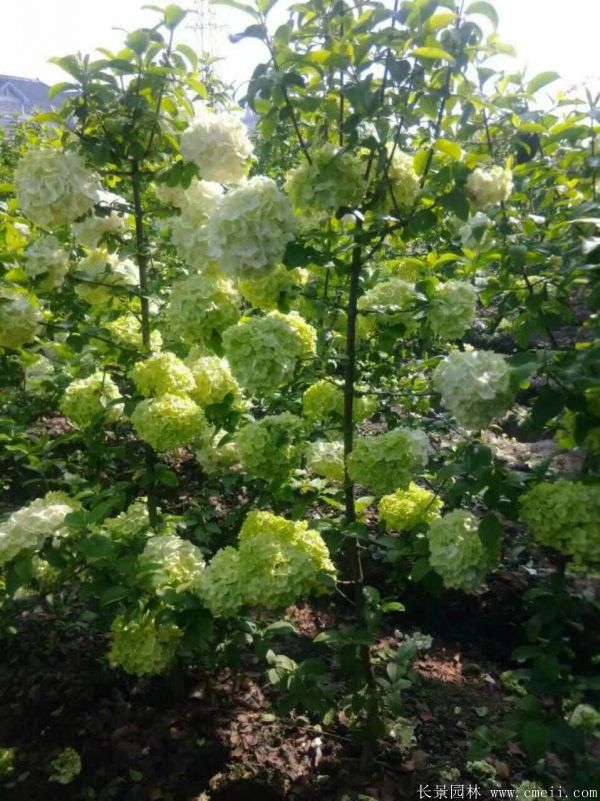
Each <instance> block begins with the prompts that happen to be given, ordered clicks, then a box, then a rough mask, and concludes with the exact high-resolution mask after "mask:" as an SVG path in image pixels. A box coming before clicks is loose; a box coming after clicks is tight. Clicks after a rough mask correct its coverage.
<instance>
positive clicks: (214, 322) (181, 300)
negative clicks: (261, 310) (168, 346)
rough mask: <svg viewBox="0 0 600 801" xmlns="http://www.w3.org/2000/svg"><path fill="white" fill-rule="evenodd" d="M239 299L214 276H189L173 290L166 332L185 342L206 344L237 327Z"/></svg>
mask: <svg viewBox="0 0 600 801" xmlns="http://www.w3.org/2000/svg"><path fill="white" fill-rule="evenodd" d="M239 305H240V297H239V294H238V292H237V291H236V289H235V288H234V286H233V284H232V283H231V282H230V281H229V280H228V279H227V278H225V277H224V276H221V275H218V274H215V273H212V272H210V273H203V274H202V275H190V276H188V277H187V278H184V279H183V280H181V281H178V282H177V283H176V284H175V286H174V287H173V292H172V293H171V297H170V299H169V305H168V308H167V312H166V322H167V326H168V330H169V331H170V332H172V333H173V334H174V335H175V336H179V337H181V338H182V339H184V340H185V341H186V342H198V341H201V342H202V341H209V340H210V339H211V338H212V337H214V336H217V335H220V334H222V333H223V331H225V329H227V328H229V326H231V325H233V324H234V323H236V322H237V321H238V319H239V316H240V311H239Z"/></svg>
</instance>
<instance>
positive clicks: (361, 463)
mask: <svg viewBox="0 0 600 801" xmlns="http://www.w3.org/2000/svg"><path fill="white" fill-rule="evenodd" d="M428 457H429V442H428V440H427V435H426V434H425V433H424V432H423V431H418V430H416V429H410V428H396V429H394V430H393V431H388V432H387V433H386V434H378V435H376V436H366V437H365V436H363V437H357V438H356V440H355V442H354V448H353V449H352V452H351V454H350V456H349V457H348V474H349V475H350V478H351V479H352V480H353V481H356V482H357V483H358V484H363V485H364V486H365V487H368V488H369V489H370V490H372V491H373V492H374V493H375V494H376V495H384V494H385V493H389V492H393V491H394V490H395V489H397V488H398V487H407V486H408V484H409V483H410V480H411V479H412V478H413V477H414V476H415V475H416V474H417V473H419V472H421V470H423V468H424V467H425V465H426V464H427V459H428Z"/></svg>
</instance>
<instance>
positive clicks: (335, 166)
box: [285, 143, 365, 213]
mask: <svg viewBox="0 0 600 801" xmlns="http://www.w3.org/2000/svg"><path fill="white" fill-rule="evenodd" d="M364 172H365V167H364V165H363V163H362V161H361V160H360V159H359V158H358V157H357V156H355V155H354V154H352V153H348V152H347V151H344V150H342V149H340V148H337V147H336V146H335V145H333V144H331V143H328V144H325V145H323V146H322V147H319V148H316V149H313V150H312V151H311V163H310V164H309V163H308V161H303V162H302V164H300V165H299V166H298V167H295V168H294V169H293V170H291V171H290V173H289V175H288V177H287V180H286V182H285V191H286V192H287V194H288V195H289V197H290V200H291V201H292V204H293V206H294V208H295V209H296V210H297V211H300V212H305V213H306V212H308V213H314V211H315V209H316V210H318V211H328V212H332V211H335V210H336V209H338V208H339V207H340V206H355V205H356V204H357V203H359V202H360V200H361V198H362V195H363V192H364V189H365V180H364Z"/></svg>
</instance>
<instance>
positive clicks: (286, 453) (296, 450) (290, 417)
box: [236, 412, 303, 481]
mask: <svg viewBox="0 0 600 801" xmlns="http://www.w3.org/2000/svg"><path fill="white" fill-rule="evenodd" d="M302 433H303V429H302V420H301V419H300V418H299V417H296V415H294V414H291V413H290V412H282V413H281V414H275V415H269V416H267V417H263V418H262V419H261V420H257V421H256V422H254V423H249V424H248V425H245V426H244V427H243V428H241V429H240V431H239V432H238V435H237V438H236V444H237V450H238V453H239V457H240V460H241V462H242V465H243V467H244V469H245V470H246V471H247V472H248V473H250V474H251V475H253V476H256V477H257V478H264V479H265V480H266V481H284V480H285V479H286V478H288V477H289V476H290V475H291V473H292V472H293V470H295V469H296V468H297V467H299V466H300V460H301V456H302V447H301V445H300V438H301V436H302Z"/></svg>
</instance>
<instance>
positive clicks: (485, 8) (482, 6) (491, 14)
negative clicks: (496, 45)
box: [466, 0, 499, 28]
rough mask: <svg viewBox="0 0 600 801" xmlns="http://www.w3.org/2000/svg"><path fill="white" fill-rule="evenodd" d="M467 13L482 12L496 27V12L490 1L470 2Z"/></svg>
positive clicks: (497, 20)
mask: <svg viewBox="0 0 600 801" xmlns="http://www.w3.org/2000/svg"><path fill="white" fill-rule="evenodd" d="M466 13H467V14H482V15H483V16H484V17H487V18H488V19H489V21H490V22H491V23H492V25H493V26H494V28H497V27H498V22H499V19H498V12H497V11H496V9H495V8H494V6H493V5H492V4H491V3H486V2H484V0H478V2H476V3H471V5H470V6H469V7H468V8H467V12H466Z"/></svg>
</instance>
